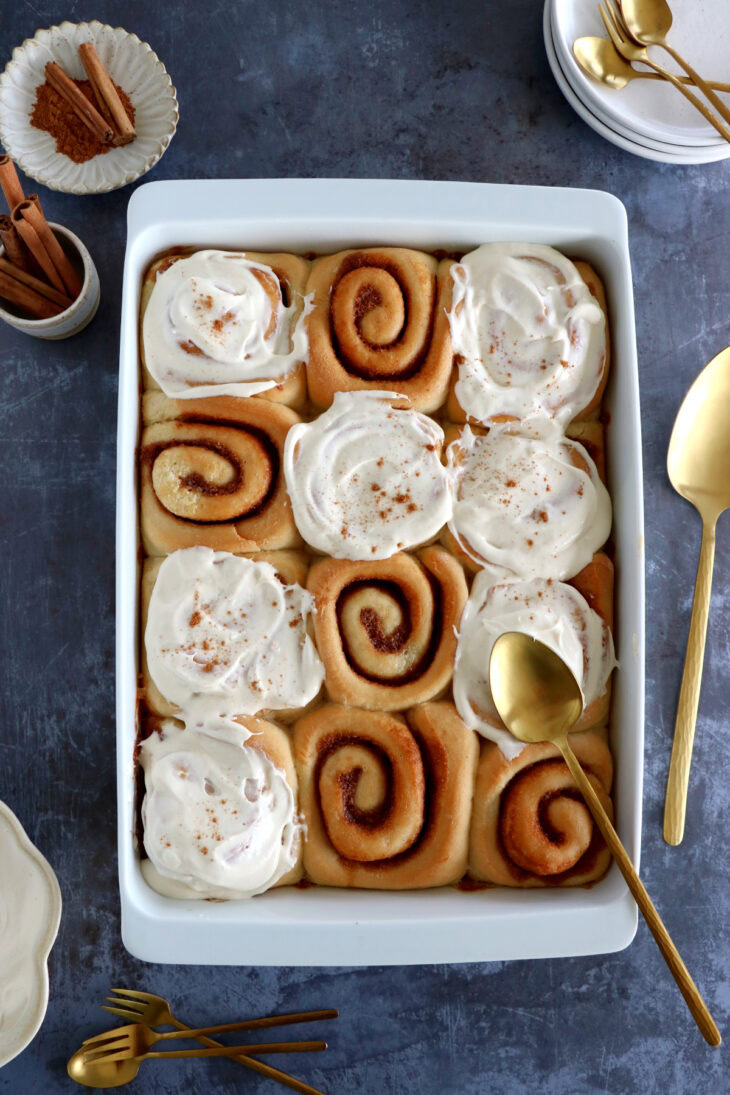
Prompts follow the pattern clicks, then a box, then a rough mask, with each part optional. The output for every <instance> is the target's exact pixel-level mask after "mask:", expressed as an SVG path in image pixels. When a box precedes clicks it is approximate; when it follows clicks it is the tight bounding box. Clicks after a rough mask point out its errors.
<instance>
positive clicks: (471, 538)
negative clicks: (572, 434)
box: [446, 425, 611, 581]
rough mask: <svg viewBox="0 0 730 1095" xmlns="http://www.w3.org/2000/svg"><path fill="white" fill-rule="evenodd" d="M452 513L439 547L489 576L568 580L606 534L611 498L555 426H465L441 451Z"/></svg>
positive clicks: (581, 452) (586, 459) (578, 448)
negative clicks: (534, 432)
mask: <svg viewBox="0 0 730 1095" xmlns="http://www.w3.org/2000/svg"><path fill="white" fill-rule="evenodd" d="M447 462H448V465H449V468H450V469H451V471H452V473H453V476H454V487H455V499H454V513H453V516H452V518H451V520H450V521H449V525H448V537H447V540H446V542H447V544H448V546H449V547H451V548H452V550H455V551H456V552H457V553H458V554H459V555H460V557H461V558H462V559H463V561H464V562H465V563H466V565H467V566H468V567H469V569H471V570H477V569H479V568H484V569H486V570H488V571H489V573H490V575H491V576H492V578H493V580H495V581H497V580H499V579H501V578H504V577H517V578H538V577H541V578H559V579H561V580H565V579H567V578H572V577H573V576H574V575H575V574H577V573H578V571H580V570H582V569H583V567H585V566H587V565H588V563H589V562H590V561H591V559H592V558H593V555H594V553H595V552H596V551H597V550H598V549H599V548H600V547H602V546H603V544H605V542H606V540H607V539H608V535H609V532H610V531H611V499H610V498H609V494H608V491H607V490H606V488H605V486H604V485H603V483H602V482H601V478H600V476H599V474H598V470H597V468H596V465H595V463H594V462H593V460H592V459H591V457H590V456H589V455H588V452H587V451H586V450H585V449H584V448H583V446H582V445H581V444H580V443H579V442H577V441H572V440H570V439H569V438H567V437H565V436H564V435H563V434H562V433H561V432H560V431H559V430H558V429H557V428H555V427H554V426H552V425H551V426H550V427H549V428H547V429H545V428H543V430H542V432H541V434H540V435H539V436H528V435H526V434H521V433H519V434H518V433H515V432H514V431H513V429H511V428H510V427H504V426H502V427H492V428H491V429H490V431H489V433H487V434H484V433H481V432H478V433H473V432H472V430H471V429H470V428H469V426H466V427H465V428H464V429H463V431H462V432H461V435H460V436H459V438H458V440H456V441H454V442H452V444H451V445H449V448H448V450H447Z"/></svg>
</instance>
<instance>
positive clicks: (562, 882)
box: [469, 730, 613, 887]
mask: <svg viewBox="0 0 730 1095" xmlns="http://www.w3.org/2000/svg"><path fill="white" fill-rule="evenodd" d="M570 744H571V746H572V748H573V750H574V752H575V755H576V756H577V758H578V760H579V762H580V765H581V767H582V768H583V770H584V771H585V773H586V775H587V776H588V778H589V780H590V781H591V784H592V786H593V789H594V791H595V792H596V794H597V795H598V797H599V799H600V800H601V804H602V805H603V807H604V808H605V810H606V813H607V814H608V816H609V817H610V818H611V819H613V805H612V802H611V798H610V792H611V781H612V778H613V761H612V759H611V753H610V751H609V749H608V746H607V745H606V743H605V741H604V740H603V739H602V738H601V737H600V736H599V735H598V734H597V733H595V732H594V731H591V730H588V731H584V732H583V733H580V734H571V736H570ZM610 862H611V853H610V852H609V850H608V848H607V847H606V844H605V843H604V840H603V837H602V836H601V834H600V832H599V830H598V828H597V827H596V824H595V822H594V821H593V818H592V816H591V813H590V810H589V809H588V807H587V806H586V804H585V802H584V800H583V796H582V795H581V793H580V791H579V790H578V788H577V787H576V785H575V782H574V780H573V777H572V776H571V774H570V771H569V769H568V766H567V765H566V763H565V761H564V760H563V759H562V757H561V756H560V753H559V751H558V749H557V748H556V747H555V746H554V745H550V744H547V743H545V744H539V745H528V746H527V747H526V748H525V749H523V751H522V752H521V753H520V755H519V756H518V757H516V758H514V759H512V760H508V759H507V757H505V756H504V755H503V754H502V752H501V751H500V750H499V749H498V748H497V746H496V745H493V744H492V743H491V742H484V743H483V744H482V748H481V755H480V758H479V765H478V768H477V777H476V784H475V787H474V802H473V807H472V815H471V831H470V836H469V874H470V875H471V877H472V878H476V879H479V880H481V881H484V882H493V883H496V884H497V885H498V886H524V887H535V886H582V885H585V884H586V883H588V882H595V881H597V880H598V879H599V878H602V877H603V875H604V874H605V873H606V871H607V870H608V867H609V864H610Z"/></svg>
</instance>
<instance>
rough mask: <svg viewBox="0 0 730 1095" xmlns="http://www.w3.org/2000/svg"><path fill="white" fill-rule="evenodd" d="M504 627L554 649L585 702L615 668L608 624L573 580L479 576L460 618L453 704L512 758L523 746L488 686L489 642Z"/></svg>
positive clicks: (601, 689) (603, 686)
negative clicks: (498, 579)
mask: <svg viewBox="0 0 730 1095" xmlns="http://www.w3.org/2000/svg"><path fill="white" fill-rule="evenodd" d="M507 631H519V632H522V633H524V634H526V635H531V636H532V637H533V638H534V639H539V640H540V642H542V643H545V645H546V646H549V647H550V649H551V650H554V651H555V653H556V654H558V655H559V657H561V658H562V659H563V661H564V662H565V663H566V665H567V666H568V667H569V668H570V670H571V671H572V673H573V675H574V676H575V678H576V680H577V681H578V684H579V685H580V689H581V693H582V696H583V703H584V707H588V706H590V704H591V703H592V702H593V701H594V700H595V699H597V698H598V697H599V696H601V695H603V693H604V692H605V690H606V685H607V683H608V678H609V677H610V675H611V673H612V671H613V670H614V668H615V667H616V664H617V663H616V658H615V655H614V648H613V638H612V636H611V631H610V629H609V628H608V627H607V626H606V624H605V622H604V621H603V620H602V619H601V617H600V616H599V615H598V613H596V612H594V611H593V609H592V608H591V607H590V606H589V605H588V602H587V601H586V600H585V598H584V597H583V596H582V595H581V594H580V593H579V592H578V590H577V589H574V588H573V587H572V586H569V585H566V584H565V583H563V582H556V581H551V580H550V579H541V578H535V579H532V580H529V581H519V580H512V581H504V582H498V583H496V584H493V582H492V579H491V577H490V575H489V574H488V573H487V572H486V571H482V572H481V573H480V574H478V575H477V577H476V579H475V581H474V585H473V586H472V589H471V594H470V595H469V600H468V601H467V603H466V607H465V608H464V612H463V614H462V617H461V626H460V632H459V641H458V644H457V649H456V659H455V663H454V703H455V704H456V708H457V710H458V712H459V714H460V715H461V717H462V719H463V720H464V722H465V723H466V725H467V726H468V727H470V728H471V729H472V730H476V731H477V732H478V733H479V734H481V735H482V736H483V737H485V738H489V739H490V740H491V741H494V742H496V744H497V745H498V746H499V748H500V749H501V751H502V753H504V755H505V756H506V757H507V758H508V759H510V760H512V759H513V758H514V757H516V756H518V755H519V753H521V752H522V750H523V748H524V745H523V744H522V742H519V741H518V740H517V739H516V738H515V737H513V736H512V734H510V733H509V731H508V730H507V729H506V727H505V726H504V724H503V722H502V720H501V719H500V717H499V715H498V714H497V708H496V707H495V705H494V700H493V699H492V693H491V690H490V687H489V659H490V657H491V654H492V647H493V646H494V644H495V642H496V641H497V639H498V638H499V636H500V635H503V634H504V633H505V632H507Z"/></svg>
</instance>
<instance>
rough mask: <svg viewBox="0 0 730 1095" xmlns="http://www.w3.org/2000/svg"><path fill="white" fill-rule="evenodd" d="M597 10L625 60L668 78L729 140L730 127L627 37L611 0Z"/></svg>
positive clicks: (721, 134)
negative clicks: (647, 67)
mask: <svg viewBox="0 0 730 1095" xmlns="http://www.w3.org/2000/svg"><path fill="white" fill-rule="evenodd" d="M598 11H599V13H600V16H601V19H602V20H603V25H604V27H605V28H606V30H607V31H608V36H609V38H610V39H611V41H612V42H613V44H614V46H615V47H616V49H617V50H618V52H619V53H620V54H621V56H622V57H624V58H625V59H626V60H627V61H640V62H641V63H642V64H644V65H648V66H649V68H652V69H654V71H655V72H658V73H659V75H660V76H662V77H663V79H665V80H668V81H669V83H670V84H673V85H674V87H676V89H677V90H678V91H681V93H682V95H684V97H685V98H686V99H689V101H690V102H691V103H692V105H693V106H694V107H696V108H697V110H699V112H700V114H702V116H703V117H704V118H706V119H707V121H708V122H709V123H710V125H712V126H714V127H715V129H716V130H717V132H718V133H719V134H720V136H721V137H723V138H724V140H726V141H728V142H730V129H728V128H727V126H726V125H724V124H723V122H721V121H720V119H719V118H718V117H717V116H716V115H715V114H713V113H712V112H711V111H710V110H709V109H708V108H707V107H706V106H705V104H704V103H703V102H702V101H701V100H700V99H698V97H697V96H696V95H695V94H694V92H692V91H690V90H689V88H688V87H685V86H684V84H682V83H680V81H679V80H678V78H677V77H676V76H675V75H674V74H673V73H672V72H668V71H667V69H665V68H662V66H661V65H658V64H657V63H656V61H653V60H652V59H651V57H650V56H649V54H648V52H647V50H646V49H645V47H644V46H639V45H637V44H636V43H635V42H634V41H632V40H631V38H629V34H628V31H626V30H625V29H624V26H623V22H622V21H621V17H620V15H619V14H618V13H617V11H616V10H615V8H614V6H613V4H612V0H606V7H605V8H604V6H603V4H601V3H599V5H598Z"/></svg>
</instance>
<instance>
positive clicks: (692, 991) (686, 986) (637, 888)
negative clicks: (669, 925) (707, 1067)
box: [555, 737, 722, 1046]
mask: <svg viewBox="0 0 730 1095" xmlns="http://www.w3.org/2000/svg"><path fill="white" fill-rule="evenodd" d="M555 744H556V745H557V746H558V748H559V749H560V751H561V753H562V754H563V758H564V760H565V763H566V764H567V765H568V768H570V772H571V775H572V776H573V779H574V780H575V782H576V783H577V784H578V787H579V788H580V791H581V794H582V795H583V797H584V799H585V801H586V805H587V806H588V808H589V810H590V811H591V813H592V814H593V818H594V820H595V822H596V825H597V826H598V828H599V829H600V830H601V833H602V834H603V838H604V840H605V841H606V844H607V845H608V847H609V848H610V850H611V854H612V855H613V858H614V859H615V860H616V862H617V863H618V866H619V870H620V871H621V874H622V875H623V876H624V878H625V879H626V884H627V885H628V887H629V889H630V890H631V893H632V894H633V895H634V899H635V900H636V904H637V905H638V906H639V909H640V910H641V912H642V914H643V916H644V919H645V920H646V922H647V924H648V925H649V930H650V931H651V934H652V935H653V936H654V939H655V940H656V943H657V946H658V947H659V950H660V951H661V952H662V957H663V958H664V961H665V962H666V963H667V965H668V966H669V970H670V973H671V974H672V977H673V978H674V980H675V981H676V982H677V985H678V987H679V991H680V992H681V993H682V996H683V997H684V999H685V1002H686V1004H687V1007H688V1008H689V1010H690V1012H691V1013H692V1016H693V1018H694V1021H695V1022H696V1023H697V1026H698V1027H699V1028H700V1030H701V1032H702V1036H703V1037H704V1039H705V1041H706V1042H708V1043H709V1044H710V1045H711V1046H719V1045H720V1043H721V1041H722V1038H721V1037H720V1032H719V1030H718V1029H717V1026H716V1025H715V1021H714V1019H713V1018H712V1016H711V1015H710V1012H709V1010H708V1008H707V1005H706V1004H705V1002H704V1000H703V999H702V996H701V995H700V991H699V989H698V988H697V986H696V985H695V983H694V981H693V980H692V978H691V977H690V974H689V970H688V969H687V967H686V966H685V964H684V962H683V961H682V958H681V955H680V953H679V951H678V950H677V948H676V947H675V945H674V943H673V942H672V938H671V936H670V934H669V932H668V931H667V929H666V928H665V927H664V924H663V922H662V919H661V917H660V916H659V913H658V912H657V911H656V909H655V908H654V905H653V903H652V900H651V898H650V897H649V894H648V893H647V892H646V889H645V888H644V883H643V882H642V881H641V879H640V878H639V876H638V874H637V873H636V871H635V870H634V865H633V863H632V862H631V860H630V859H629V856H628V853H627V851H626V849H625V848H624V846H623V844H622V843H621V840H620V838H619V835H618V833H617V832H616V830H615V829H614V827H613V825H612V824H611V821H610V819H609V817H608V814H607V813H606V811H605V810H604V808H603V806H602V805H601V802H600V799H599V798H598V795H597V794H596V792H595V791H594V790H593V787H592V786H591V784H590V781H589V779H588V777H587V776H586V774H585V772H584V771H583V769H582V768H581V766H580V764H579V763H578V759H577V757H576V755H575V753H574V752H573V750H572V749H571V747H570V745H569V743H568V739H567V737H565V738H558V739H557V740H556V742H555Z"/></svg>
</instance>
